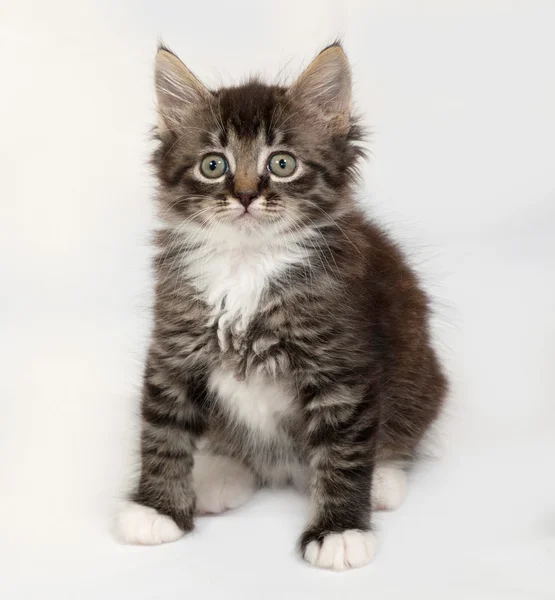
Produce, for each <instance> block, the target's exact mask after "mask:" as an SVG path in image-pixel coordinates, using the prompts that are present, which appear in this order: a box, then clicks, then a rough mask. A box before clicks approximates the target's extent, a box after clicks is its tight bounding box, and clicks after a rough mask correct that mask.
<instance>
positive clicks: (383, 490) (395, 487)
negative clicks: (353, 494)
mask: <svg viewBox="0 0 555 600" xmlns="http://www.w3.org/2000/svg"><path fill="white" fill-rule="evenodd" d="M406 495H407V473H406V471H405V469H404V468H403V467H402V466H401V464H400V463H398V462H393V461H392V462H379V463H378V464H377V465H376V468H375V469H374V476H373V478H372V492H371V498H372V508H373V509H374V510H395V509H396V508H399V506H400V505H401V504H402V502H403V500H404V499H405V497H406Z"/></svg>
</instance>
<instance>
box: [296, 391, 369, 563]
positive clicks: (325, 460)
mask: <svg viewBox="0 0 555 600" xmlns="http://www.w3.org/2000/svg"><path fill="white" fill-rule="evenodd" d="M306 411H307V421H308V428H307V431H308V448H309V451H308V454H309V467H310V495H311V512H312V517H311V520H310V523H309V525H308V527H307V529H306V530H305V532H304V533H303V535H302V536H301V539H300V550H301V553H302V555H303V557H304V559H305V560H307V561H308V562H309V563H311V564H312V565H314V566H316V567H320V568H326V569H334V570H338V571H341V570H345V569H350V568H356V567H361V566H363V565H365V564H367V563H369V562H370V561H371V560H372V558H373V556H374V554H375V550H376V538H375V536H374V534H373V533H372V532H371V530H370V488H371V483H372V472H373V454H374V446H375V436H376V434H377V426H378V414H377V411H376V410H374V409H372V408H371V407H368V406H367V405H366V404H365V402H364V398H363V395H362V392H361V391H360V390H357V389H353V388H350V387H349V386H345V385H337V386H336V387H335V389H332V390H329V391H326V392H323V393H316V394H313V396H312V398H310V399H308V401H306Z"/></svg>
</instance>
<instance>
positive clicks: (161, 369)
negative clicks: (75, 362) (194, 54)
mask: <svg viewBox="0 0 555 600" xmlns="http://www.w3.org/2000/svg"><path fill="white" fill-rule="evenodd" d="M155 81H156V93H157V101H158V109H159V123H158V127H157V139H158V141H159V144H158V148H157V150H156V152H155V154H154V158H153V164H154V166H155V168H156V172H157V176H158V180H159V193H158V202H159V205H160V208H161V216H162V218H163V221H164V228H163V229H162V230H161V231H160V232H159V233H158V236H157V246H158V250H159V252H158V256H157V260H156V302H155V307H154V333H153V336H152V344H151V346H150V351H149V354H148V359H147V364H146V370H145V375H144V384H143V397H142V436H141V459H142V461H141V474H140V481H139V483H138V486H137V488H136V491H135V492H134V494H133V497H132V500H133V502H132V503H130V504H129V505H128V506H127V507H126V509H125V510H124V512H123V513H122V514H121V515H120V519H119V526H120V531H121V533H122V535H123V537H124V539H125V540H126V541H128V542H132V543H138V544H159V543H163V542H171V541H174V540H176V539H178V538H179V537H181V536H182V535H183V534H184V533H186V532H188V531H190V530H191V529H192V528H193V520H194V515H195V514H203V513H219V512H222V511H225V510H227V509H231V508H235V507H237V506H239V505H241V504H242V503H243V502H245V501H246V500H247V499H248V498H249V496H250V495H251V494H252V493H253V492H254V491H255V490H256V489H257V488H259V487H261V486H265V485H271V484H286V483H294V484H295V485H297V486H298V487H300V488H301V489H304V490H306V491H307V493H308V494H309V495H310V500H311V508H310V518H309V521H308V524H307V526H306V529H305V531H304V533H303V534H302V536H301V538H300V542H299V549H300V552H301V555H302V556H303V557H304V558H305V559H306V560H307V561H308V562H309V563H311V564H312V565H315V566H318V567H324V568H332V569H336V570H341V569H347V568H353V567H359V566H361V565H364V564H366V563H368V562H369V561H370V560H371V559H372V557H373V555H374V552H375V537H374V534H373V533H372V530H371V523H370V513H371V509H372V508H377V509H392V508H395V507H396V506H397V505H398V504H399V503H400V502H401V501H402V499H403V496H404V494H405V486H406V474H405V470H404V469H405V467H406V466H407V465H408V463H409V461H410V459H411V458H412V457H413V455H414V452H415V448H416V446H417V444H418V442H419V441H420V440H421V438H422V436H423V434H424V433H425V431H426V430H427V428H428V427H429V425H430V424H431V423H432V421H434V419H435V418H436V416H437V415H438V413H439V411H440V408H441V405H442V403H443V399H444V395H445V390H446V380H445V378H444V376H443V374H442V370H441V368H440V365H439V364H438V360H437V358H436V355H435V353H434V351H433V349H432V347H431V345H430V335H429V329H428V316H429V311H428V299H427V297H426V295H425V294H424V293H423V291H422V290H421V289H420V287H419V285H418V281H417V279H416V277H415V274H414V273H413V272H412V271H411V269H410V268H409V267H408V266H407V264H406V262H405V259H404V257H403V255H402V253H401V252H400V250H399V249H398V248H397V246H396V245H395V244H394V243H392V242H391V241H390V240H389V239H388V237H387V236H386V234H385V233H384V232H383V231H382V230H380V228H379V227H377V226H376V225H375V224H373V223H370V222H369V221H368V220H367V218H366V217H365V216H364V214H363V212H362V211H361V209H360V208H359V207H357V205H356V203H355V201H354V199H353V185H354V181H355V175H356V166H357V162H358V161H359V159H360V158H361V156H362V154H363V151H362V150H361V147H360V144H359V142H360V140H361V138H362V134H361V129H360V127H359V125H358V123H357V121H356V120H355V118H354V117H353V115H352V113H351V74H350V69H349V65H348V62H347V59H346V57H345V54H344V52H343V50H342V48H341V46H340V45H339V44H334V45H332V46H330V47H328V48H326V49H325V50H324V51H323V52H321V53H320V54H319V55H318V56H317V58H316V59H315V60H314V61H313V62H312V64H311V65H310V66H309V67H308V69H307V70H306V71H305V72H304V73H303V74H302V75H301V76H300V78H299V79H298V80H297V81H296V82H295V83H294V84H293V85H292V86H291V87H288V88H286V87H278V86H270V85H265V84H263V83H261V82H260V81H258V80H256V79H253V80H250V81H249V82H248V83H246V84H244V85H240V86H237V87H231V88H223V89H220V90H217V91H209V90H208V89H207V88H206V87H204V86H203V84H202V83H201V82H200V81H199V80H198V79H197V78H196V77H195V76H194V75H193V74H192V73H191V72H190V71H189V70H188V69H187V67H186V66H185V65H184V64H183V63H182V62H181V61H180V60H179V59H178V58H177V57H176V56H175V55H174V54H172V53H171V52H170V51H169V50H167V49H166V48H163V47H161V48H160V49H159V51H158V54H157V56H156V72H155Z"/></svg>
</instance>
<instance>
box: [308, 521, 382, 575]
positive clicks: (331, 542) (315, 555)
mask: <svg viewBox="0 0 555 600" xmlns="http://www.w3.org/2000/svg"><path fill="white" fill-rule="evenodd" d="M376 547H377V541H376V536H375V535H374V533H372V532H371V531H359V530H358V529H348V530H347V531H343V532H341V533H328V535H326V536H325V537H324V539H323V540H322V542H318V541H316V540H313V541H311V542H309V543H308V544H307V545H306V547H305V549H304V553H303V557H304V559H305V560H306V561H307V562H309V563H310V564H311V565H312V566H314V567H319V568H320V569H333V570H334V571H345V570H346V569H356V568H358V567H362V566H364V565H367V564H368V563H369V562H370V561H371V560H372V559H373V558H374V555H375V554H376Z"/></svg>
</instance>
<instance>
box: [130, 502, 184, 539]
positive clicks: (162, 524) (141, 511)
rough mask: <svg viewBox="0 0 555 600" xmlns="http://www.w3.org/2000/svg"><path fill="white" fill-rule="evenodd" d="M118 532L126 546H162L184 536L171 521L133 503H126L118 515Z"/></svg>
mask: <svg viewBox="0 0 555 600" xmlns="http://www.w3.org/2000/svg"><path fill="white" fill-rule="evenodd" d="M118 530H119V533H120V535H121V537H122V538H123V540H124V541H125V542H127V543H128V544H144V545H155V544H164V543H166V542H175V540H178V539H179V538H180V537H182V536H183V535H184V534H183V531H181V529H179V527H178V526H177V525H176V524H175V521H174V520H173V519H171V518H170V517H166V516H165V515H161V514H160V513H159V512H157V511H156V510H154V508H150V507H149V506H143V505H142V504H137V503H135V502H128V503H127V505H126V507H125V508H124V509H123V510H122V512H121V513H120V514H119V516H118Z"/></svg>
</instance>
